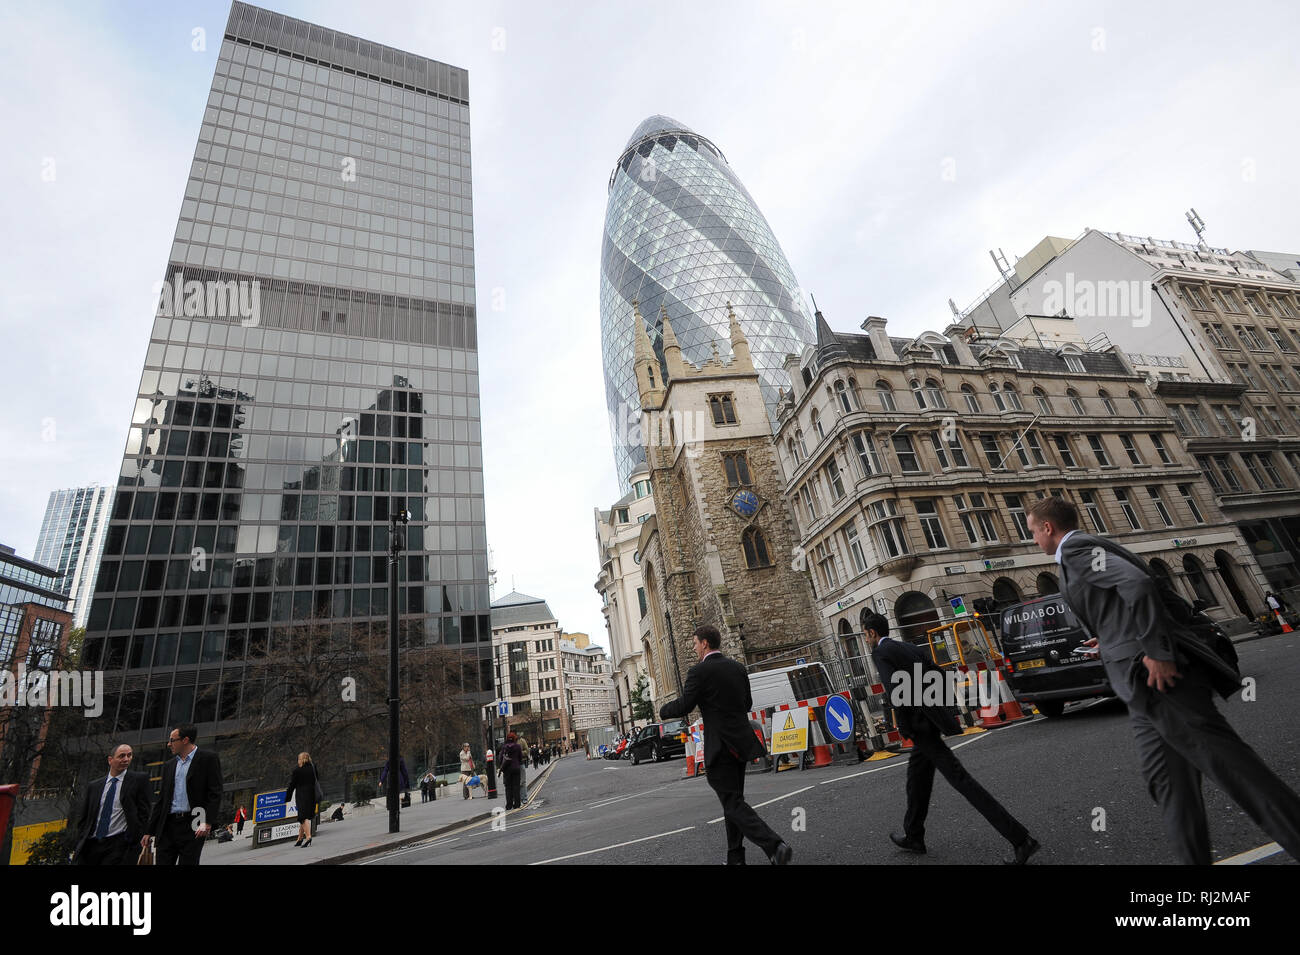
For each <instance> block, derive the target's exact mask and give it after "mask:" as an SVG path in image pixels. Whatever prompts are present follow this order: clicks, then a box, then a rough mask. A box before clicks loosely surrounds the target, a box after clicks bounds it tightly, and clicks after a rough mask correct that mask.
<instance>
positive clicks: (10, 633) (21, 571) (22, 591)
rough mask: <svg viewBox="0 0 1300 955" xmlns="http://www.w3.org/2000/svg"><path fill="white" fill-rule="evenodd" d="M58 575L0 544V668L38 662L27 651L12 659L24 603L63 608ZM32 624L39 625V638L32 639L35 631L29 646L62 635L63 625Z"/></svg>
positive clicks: (48, 643)
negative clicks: (22, 655)
mask: <svg viewBox="0 0 1300 955" xmlns="http://www.w3.org/2000/svg"><path fill="white" fill-rule="evenodd" d="M58 579H59V577H58V572H57V571H56V570H55V569H54V568H53V567H44V566H42V565H41V564H40V563H38V562H37V561H32V560H26V559H25V558H22V557H19V556H18V555H17V554H15V553H14V551H13V548H12V547H4V546H0V668H6V669H12V668H14V667H16V666H18V665H19V664H24V665H27V666H35V665H36V664H37V663H38V662H39V661H38V660H36V659H35V657H34V656H33V655H32V654H31V653H30V652H29V653H28V654H27V655H25V656H24V658H23V659H21V660H15V659H14V652H15V650H16V649H17V647H18V638H19V634H20V632H21V631H22V628H23V616H24V612H25V611H24V605H25V604H35V605H36V606H37V607H48V608H50V609H51V610H60V611H61V610H64V609H65V608H66V606H67V602H68V599H67V597H65V596H64V595H63V594H61V593H60V592H59V590H58ZM65 619H66V618H65ZM36 624H37V625H38V626H39V627H40V628H42V632H41V634H39V636H40V638H41V639H39V640H38V639H35V637H36V636H38V635H37V634H34V635H33V637H34V639H33V643H32V644H31V649H38V650H39V649H48V648H49V647H51V646H54V647H57V646H58V645H59V642H60V641H61V640H62V638H63V625H62V624H60V623H57V622H51V621H45V620H37V621H36ZM51 641H53V642H51Z"/></svg>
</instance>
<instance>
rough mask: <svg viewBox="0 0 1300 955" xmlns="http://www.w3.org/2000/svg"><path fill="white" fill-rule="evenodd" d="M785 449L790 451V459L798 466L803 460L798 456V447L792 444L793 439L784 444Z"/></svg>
mask: <svg viewBox="0 0 1300 955" xmlns="http://www.w3.org/2000/svg"><path fill="white" fill-rule="evenodd" d="M785 446H786V448H787V449H788V450H789V451H790V457H791V459H792V460H793V461H794V463H795V464H800V463H802V461H803V458H801V457H800V456H799V447H798V445H796V444H795V443H794V438H790V439H788V440H787V441H786V443H785Z"/></svg>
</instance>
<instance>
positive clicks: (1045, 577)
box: [1037, 571, 1061, 597]
mask: <svg viewBox="0 0 1300 955" xmlns="http://www.w3.org/2000/svg"><path fill="white" fill-rule="evenodd" d="M1037 584H1038V595H1039V596H1040V597H1046V596H1047V595H1048V594H1059V593H1060V592H1061V585H1060V584H1059V583H1057V582H1056V578H1055V577H1054V576H1053V575H1051V574H1049V573H1047V572H1046V571H1044V572H1043V573H1041V574H1039V575H1038V581H1037Z"/></svg>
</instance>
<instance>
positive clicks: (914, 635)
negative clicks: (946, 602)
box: [889, 590, 939, 642]
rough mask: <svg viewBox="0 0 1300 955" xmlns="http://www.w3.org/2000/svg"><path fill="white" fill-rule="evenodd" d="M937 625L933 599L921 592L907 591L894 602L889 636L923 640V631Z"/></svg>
mask: <svg viewBox="0 0 1300 955" xmlns="http://www.w3.org/2000/svg"><path fill="white" fill-rule="evenodd" d="M938 625H939V612H938V611H937V610H935V609H934V601H933V600H931V599H930V598H929V597H927V596H926V595H925V594H923V593H918V592H917V591H915V590H911V591H908V592H907V593H905V594H903V595H902V596H900V597H899V598H898V600H897V601H896V602H895V603H894V629H893V630H892V631H891V632H890V634H889V635H890V636H891V637H893V636H897V637H898V639H900V640H910V641H912V642H917V641H923V640H924V639H925V632H926V631H927V630H929V629H930V628H931V627H937V626H938Z"/></svg>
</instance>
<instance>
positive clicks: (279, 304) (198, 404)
mask: <svg viewBox="0 0 1300 955" xmlns="http://www.w3.org/2000/svg"><path fill="white" fill-rule="evenodd" d="M469 155H470V154H469V102H468V78H467V75H466V73H465V71H464V70H461V69H457V68H455V67H451V66H447V65H446V64H443V63H438V62H435V61H432V60H427V59H424V58H421V57H417V56H412V55H411V54H407V53H403V52H401V51H399V50H394V49H391V48H388V47H382V46H379V45H376V44H372V43H368V42H366V41H364V40H360V39H358V38H356V37H352V36H348V35H345V34H341V33H336V32H334V31H331V30H327V29H324V28H321V27H318V26H314V25H312V24H308V23H305V22H303V21H300V20H293V19H290V18H288V17H284V16H281V15H279V14H275V13H271V12H269V11H266V10H261V9H258V8H256V7H251V6H248V5H245V4H240V3H236V4H234V6H233V8H232V11H231V15H230V21H229V23H228V25H227V28H226V33H225V37H224V39H223V42H222V46H221V53H220V57H219V59H218V62H217V66H216V74H215V76H214V78H213V82H212V90H211V93H210V96H209V99H208V106H207V110H206V112H205V113H204V117H203V124H202V129H201V131H200V133H199V141H198V146H197V148H196V150H195V155H194V162H193V166H192V169H191V174H190V179H189V182H188V184H187V186H186V190H185V198H184V201H183V203H182V205H181V213H180V218H179V223H178V226H177V230H176V236H175V241H174V244H173V245H172V249H171V255H170V261H169V262H168V265H167V271H166V281H165V283H164V286H163V288H162V290H161V292H160V298H159V311H158V314H157V316H156V317H155V319H154V323H153V328H152V333H151V335H150V339H149V344H148V348H147V352H146V356H145V363H144V371H143V374H142V376H141V380H140V388H139V394H138V400H137V401H136V405H135V412H134V416H133V418H132V420H131V424H130V431H129V436H128V438H127V443H126V451H125V454H124V456H123V460H122V468H121V472H120V476H119V479H118V489H117V495H116V500H115V503H114V507H113V512H112V518H111V522H110V525H109V531H108V535H107V539H106V543H105V549H104V556H103V560H102V563H101V567H100V573H99V580H98V583H97V585H96V591H95V599H94V603H93V605H92V609H91V614H90V621H89V627H88V635H87V642H86V651H85V661H86V662H85V665H86V666H88V667H96V666H98V667H102V668H103V669H105V670H107V671H109V678H108V680H109V682H108V690H109V694H108V700H107V703H106V710H105V713H106V716H110V715H112V714H114V713H115V714H116V716H115V724H114V726H113V727H112V729H113V731H115V732H116V733H117V734H118V735H119V736H120V737H121V738H122V739H124V740H127V741H132V740H135V739H143V740H150V741H152V740H156V739H158V738H160V737H158V736H156V735H155V734H157V733H158V732H159V729H160V728H162V727H166V726H172V725H175V724H176V723H178V722H182V721H185V720H193V721H194V722H195V723H197V724H199V726H200V732H201V733H203V734H204V735H207V736H208V738H211V734H212V733H214V732H216V731H220V732H222V733H229V732H235V731H238V729H239V725H238V720H239V716H240V713H241V688H242V686H243V684H244V682H245V672H246V668H250V669H251V667H252V666H254V665H255V664H256V662H257V659H258V657H259V656H261V655H263V654H265V653H266V648H267V646H268V637H269V636H272V635H273V634H274V633H275V632H277V631H283V630H286V629H287V628H290V627H291V626H293V625H294V624H300V623H302V622H304V621H328V622H329V624H330V626H331V628H334V629H337V631H338V632H347V633H348V634H350V635H351V636H350V639H352V640H354V641H357V640H358V639H366V640H368V641H369V644H370V645H371V646H376V645H377V646H383V645H385V644H386V640H387V632H388V623H387V606H388V605H387V586H388V559H387V544H388V519H389V515H390V514H392V513H394V512H395V511H398V510H401V509H403V508H405V509H407V510H409V511H410V512H411V516H412V519H411V524H410V527H409V530H408V531H407V534H406V549H405V551H404V554H403V557H402V561H401V565H400V569H399V574H400V576H399V583H400V613H401V621H402V623H401V631H402V632H401V641H402V644H403V645H432V644H443V645H449V646H454V647H460V648H461V649H462V651H463V652H464V653H465V654H466V660H465V663H466V665H465V666H463V667H462V668H461V671H462V676H461V681H462V689H463V691H464V692H465V694H466V695H467V697H468V699H469V700H473V701H477V700H479V699H486V698H487V697H488V696H490V691H491V687H492V682H491V667H490V662H491V627H490V618H489V597H488V581H487V542H486V537H485V531H484V518H483V479H482V455H481V445H480V431H479V399H478V389H479V382H478V359H477V354H476V347H477V336H476V330H475V320H476V316H475V308H474V244H473V218H472V204H471V191H470V160H469ZM358 635H359V636H358ZM249 676H250V677H251V676H252V674H251V673H250V674H249ZM485 691H486V692H485ZM218 722H219V725H214V724H217V723H218ZM106 729H107V727H106ZM137 734H138V735H137Z"/></svg>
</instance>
